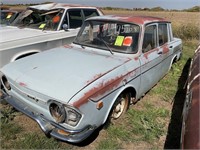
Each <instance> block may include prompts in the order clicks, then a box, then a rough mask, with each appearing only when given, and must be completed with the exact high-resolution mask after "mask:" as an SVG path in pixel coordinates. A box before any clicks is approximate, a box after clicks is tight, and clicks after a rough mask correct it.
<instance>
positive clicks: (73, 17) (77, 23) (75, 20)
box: [68, 9, 83, 29]
mask: <svg viewBox="0 0 200 150" xmlns="http://www.w3.org/2000/svg"><path fill="white" fill-rule="evenodd" d="M68 15H69V28H71V29H73V28H78V27H81V25H82V23H83V21H82V15H81V10H80V9H76V10H69V11H68Z"/></svg>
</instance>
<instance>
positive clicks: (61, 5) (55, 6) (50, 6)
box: [29, 3, 96, 10]
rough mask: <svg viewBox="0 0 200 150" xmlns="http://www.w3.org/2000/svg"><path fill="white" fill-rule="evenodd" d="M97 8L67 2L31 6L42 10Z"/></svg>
mask: <svg viewBox="0 0 200 150" xmlns="http://www.w3.org/2000/svg"><path fill="white" fill-rule="evenodd" d="M80 7H81V8H96V7H92V6H84V5H78V4H77V5H76V4H66V3H49V4H41V5H34V6H29V8H33V9H40V10H52V9H58V8H64V9H68V8H80Z"/></svg>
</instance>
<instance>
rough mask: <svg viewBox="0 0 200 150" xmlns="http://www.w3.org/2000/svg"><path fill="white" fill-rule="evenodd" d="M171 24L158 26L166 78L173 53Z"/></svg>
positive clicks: (162, 69)
mask: <svg viewBox="0 0 200 150" xmlns="http://www.w3.org/2000/svg"><path fill="white" fill-rule="evenodd" d="M170 29H171V28H170V24H169V23H159V24H158V41H159V43H158V44H159V49H160V52H162V54H161V56H162V59H163V61H162V64H161V71H162V75H163V76H164V75H165V74H166V73H167V71H168V70H169V68H170V66H171V63H172V62H171V61H172V53H173V42H172V39H171V38H170V35H171V32H170Z"/></svg>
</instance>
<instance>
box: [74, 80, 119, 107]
mask: <svg viewBox="0 0 200 150" xmlns="http://www.w3.org/2000/svg"><path fill="white" fill-rule="evenodd" d="M122 79H123V76H120V77H116V78H114V79H111V80H109V81H107V82H106V83H105V84H104V83H100V84H99V85H98V86H97V87H93V88H92V89H91V90H89V91H88V92H86V93H85V94H84V96H83V97H82V98H80V99H79V100H78V101H76V102H74V103H73V106H74V107H77V108H79V107H80V106H81V105H83V104H85V103H87V102H88V100H89V98H90V97H96V96H99V95H103V94H104V93H106V91H109V90H112V89H113V88H114V87H116V86H118V85H119V84H120V83H121V81H122Z"/></svg>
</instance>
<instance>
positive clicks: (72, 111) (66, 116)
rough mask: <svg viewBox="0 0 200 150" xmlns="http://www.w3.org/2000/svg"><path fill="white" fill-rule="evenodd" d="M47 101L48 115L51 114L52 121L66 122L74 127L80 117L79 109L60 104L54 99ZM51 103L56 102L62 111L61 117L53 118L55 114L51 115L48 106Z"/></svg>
mask: <svg viewBox="0 0 200 150" xmlns="http://www.w3.org/2000/svg"><path fill="white" fill-rule="evenodd" d="M48 103H49V106H48V107H49V112H50V115H51V116H52V118H53V119H54V121H55V122H57V123H66V124H68V125H70V126H73V127H75V126H76V125H77V124H78V123H79V121H80V120H81V118H82V115H81V113H80V111H79V110H77V109H76V108H74V107H72V106H69V105H66V104H62V103H60V102H58V101H55V100H49V102H48ZM52 104H56V105H57V106H58V107H59V108H60V109H61V110H62V113H63V118H62V119H59V118H55V116H53V115H52V113H51V108H50V107H51V106H52Z"/></svg>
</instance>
